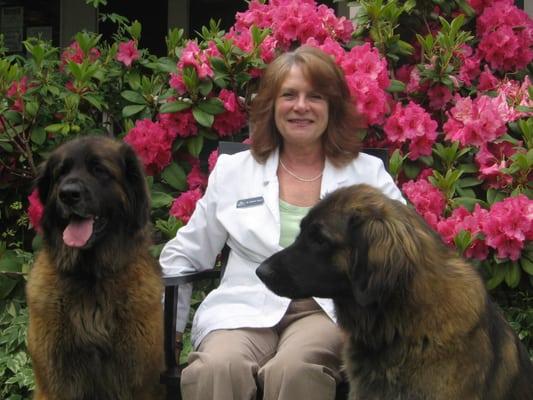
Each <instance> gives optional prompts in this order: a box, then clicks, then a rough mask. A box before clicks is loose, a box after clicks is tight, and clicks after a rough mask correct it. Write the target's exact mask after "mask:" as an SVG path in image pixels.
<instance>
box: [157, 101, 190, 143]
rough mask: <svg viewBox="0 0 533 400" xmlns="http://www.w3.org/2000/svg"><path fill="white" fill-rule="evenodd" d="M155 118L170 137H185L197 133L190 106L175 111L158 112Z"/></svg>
mask: <svg viewBox="0 0 533 400" xmlns="http://www.w3.org/2000/svg"><path fill="white" fill-rule="evenodd" d="M157 119H158V121H159V123H160V125H161V126H162V127H163V128H165V129H166V130H167V131H168V134H169V136H170V137H171V138H172V139H175V138H176V137H180V138H187V137H190V136H196V135H197V134H198V125H197V124H196V120H195V119H194V116H193V115H192V110H191V109H190V108H189V109H187V110H183V111H179V112H175V113H162V114H158V115H157Z"/></svg>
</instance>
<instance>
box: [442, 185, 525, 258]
mask: <svg viewBox="0 0 533 400" xmlns="http://www.w3.org/2000/svg"><path fill="white" fill-rule="evenodd" d="M437 230H438V231H439V233H440V234H441V236H442V237H443V239H444V241H445V242H447V243H449V244H451V243H452V242H453V238H454V237H455V235H457V234H458V233H459V232H460V231H462V230H466V231H469V232H470V233H471V234H472V237H473V238H475V240H474V243H473V244H472V246H470V248H469V249H468V250H467V252H466V256H467V257H472V258H477V259H479V260H484V259H486V258H487V256H488V254H489V250H490V249H494V250H495V251H496V256H497V257H498V258H500V259H507V258H508V259H510V260H518V259H520V255H521V252H522V249H523V248H524V245H525V243H526V242H527V241H531V240H532V239H533V200H531V199H528V198H527V196H525V195H519V196H516V197H508V198H506V199H504V200H503V201H500V202H497V203H494V204H493V205H492V207H491V208H490V210H484V209H482V208H481V207H480V206H479V205H476V207H475V209H474V211H473V212H472V213H469V212H468V211H467V210H466V209H464V208H462V207H461V208H458V209H456V210H454V212H453V213H452V215H451V217H450V218H448V219H445V220H442V221H440V222H439V223H438V225H437Z"/></svg>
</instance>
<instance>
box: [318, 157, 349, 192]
mask: <svg viewBox="0 0 533 400" xmlns="http://www.w3.org/2000/svg"><path fill="white" fill-rule="evenodd" d="M347 181H348V170H347V168H337V167H335V166H334V165H333V164H332V163H331V162H330V161H329V160H328V159H327V158H326V162H325V164H324V174H323V175H322V185H321V187H320V199H323V198H324V197H326V196H327V195H328V194H329V193H331V192H334V191H335V190H337V189H338V188H340V187H342V186H344V185H346V182H347Z"/></svg>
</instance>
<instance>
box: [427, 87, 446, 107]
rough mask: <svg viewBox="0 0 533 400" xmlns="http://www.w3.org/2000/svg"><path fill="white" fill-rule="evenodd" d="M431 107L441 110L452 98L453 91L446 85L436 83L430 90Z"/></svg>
mask: <svg viewBox="0 0 533 400" xmlns="http://www.w3.org/2000/svg"><path fill="white" fill-rule="evenodd" d="M428 98H429V107H430V108H431V109H432V110H440V109H442V108H444V106H446V104H448V102H449V101H450V100H451V99H452V92H450V89H448V87H446V86H444V85H435V86H432V87H431V88H430V89H429V90H428Z"/></svg>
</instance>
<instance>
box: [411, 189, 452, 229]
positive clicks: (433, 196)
mask: <svg viewBox="0 0 533 400" xmlns="http://www.w3.org/2000/svg"><path fill="white" fill-rule="evenodd" d="M402 192H403V193H404V194H405V196H406V197H407V199H408V200H409V201H410V202H411V203H412V204H413V206H414V207H415V209H416V211H417V212H418V213H419V214H420V215H421V216H422V217H424V219H425V220H426V222H427V223H428V224H429V225H430V226H432V227H433V228H436V227H437V223H438V221H439V219H440V218H441V216H442V214H443V212H444V208H445V207H446V197H445V196H444V194H443V193H442V192H441V191H440V190H439V189H437V188H436V187H435V186H433V185H432V184H431V183H430V182H429V181H427V180H425V179H420V180H417V181H409V182H406V183H404V184H403V186H402Z"/></svg>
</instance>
